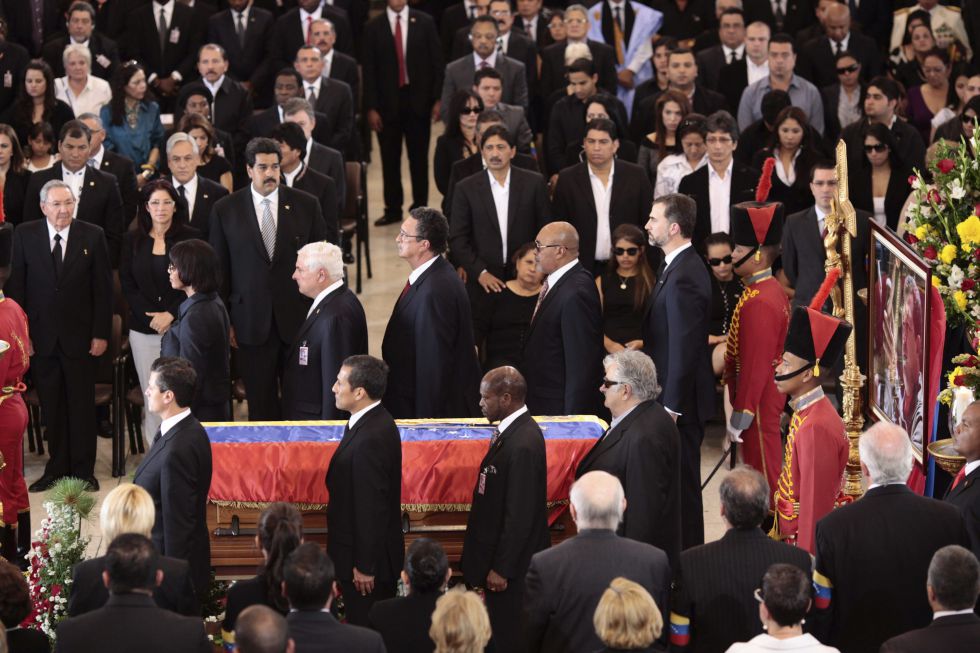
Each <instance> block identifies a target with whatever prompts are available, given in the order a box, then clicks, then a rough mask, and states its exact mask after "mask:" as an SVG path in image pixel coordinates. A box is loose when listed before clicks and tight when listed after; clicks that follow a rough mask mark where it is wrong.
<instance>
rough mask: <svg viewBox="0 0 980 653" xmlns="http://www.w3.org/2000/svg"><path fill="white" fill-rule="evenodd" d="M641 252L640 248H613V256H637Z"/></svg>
mask: <svg viewBox="0 0 980 653" xmlns="http://www.w3.org/2000/svg"><path fill="white" fill-rule="evenodd" d="M639 251H640V248H639V247H626V248H623V247H614V248H613V254H615V255H616V256H622V255H623V254H626V255H627V256H636V253H637V252H639Z"/></svg>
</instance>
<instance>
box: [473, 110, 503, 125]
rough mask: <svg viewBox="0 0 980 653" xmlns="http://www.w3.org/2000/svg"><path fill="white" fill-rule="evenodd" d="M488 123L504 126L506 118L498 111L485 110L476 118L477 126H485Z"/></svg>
mask: <svg viewBox="0 0 980 653" xmlns="http://www.w3.org/2000/svg"><path fill="white" fill-rule="evenodd" d="M488 122H493V123H500V124H504V117H503V116H502V115H500V114H499V113H498V112H496V111H491V110H489V109H488V110H485V111H481V112H480V115H478V116H477V117H476V124H477V125H485V124H487V123H488Z"/></svg>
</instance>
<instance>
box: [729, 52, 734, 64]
mask: <svg viewBox="0 0 980 653" xmlns="http://www.w3.org/2000/svg"><path fill="white" fill-rule="evenodd" d="M728 63H735V51H734V50H732V51H731V52H729V53H728Z"/></svg>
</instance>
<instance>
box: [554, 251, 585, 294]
mask: <svg viewBox="0 0 980 653" xmlns="http://www.w3.org/2000/svg"><path fill="white" fill-rule="evenodd" d="M576 263H578V259H577V258H576V259H574V260H572V261H569V262H568V263H566V264H565V265H563V266H561V267H560V268H558V269H557V270H555V271H554V272H552V273H551V274H549V275H548V292H551V289H552V288H554V287H555V284H556V283H558V282H559V281H560V280H561V278H562V277H563V276H565V273H566V272H568V271H569V270H571V269H572V268H573V267H574V266H575V264H576Z"/></svg>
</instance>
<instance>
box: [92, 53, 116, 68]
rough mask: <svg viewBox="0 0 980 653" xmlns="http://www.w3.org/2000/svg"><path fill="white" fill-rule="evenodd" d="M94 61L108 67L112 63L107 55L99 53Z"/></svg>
mask: <svg viewBox="0 0 980 653" xmlns="http://www.w3.org/2000/svg"><path fill="white" fill-rule="evenodd" d="M95 61H96V62H98V64H99V65H100V66H102V67H103V68H108V67H109V66H110V65H112V62H111V61H109V57H107V56H105V55H104V54H100V55H98V56H97V57H95Z"/></svg>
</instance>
